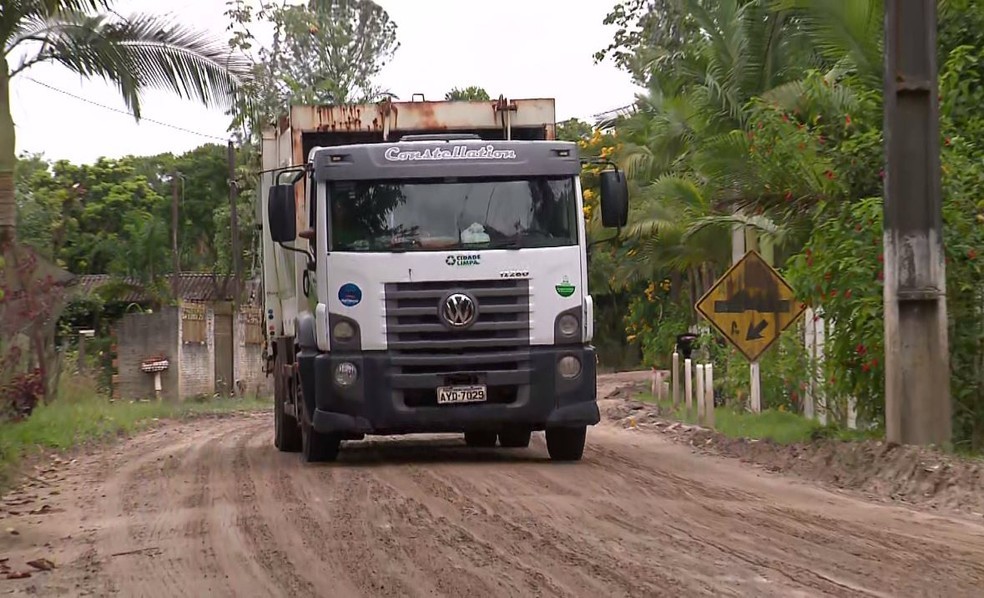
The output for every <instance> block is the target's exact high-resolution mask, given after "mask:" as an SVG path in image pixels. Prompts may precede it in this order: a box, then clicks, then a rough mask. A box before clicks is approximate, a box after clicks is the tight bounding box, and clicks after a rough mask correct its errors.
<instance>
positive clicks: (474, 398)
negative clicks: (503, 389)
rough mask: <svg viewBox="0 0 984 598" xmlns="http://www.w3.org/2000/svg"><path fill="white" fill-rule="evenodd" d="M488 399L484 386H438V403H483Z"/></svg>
mask: <svg viewBox="0 0 984 598" xmlns="http://www.w3.org/2000/svg"><path fill="white" fill-rule="evenodd" d="M487 399H488V393H487V391H486V389H485V387H484V386H439V387H437V403H438V405H448V404H453V403H481V402H482V401H485V400H487Z"/></svg>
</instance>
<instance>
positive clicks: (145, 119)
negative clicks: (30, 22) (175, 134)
mask: <svg viewBox="0 0 984 598" xmlns="http://www.w3.org/2000/svg"><path fill="white" fill-rule="evenodd" d="M23 78H24V79H27V80H28V81H30V82H31V83H34V84H36V85H40V86H41V87H45V88H47V89H50V90H51V91H55V92H58V93H60V94H63V95H66V96H68V97H70V98H74V99H76V100H79V101H81V102H85V103H86V104H91V105H93V106H96V107H98V108H102V109H103V110H109V111H111V112H116V113H118V114H126V115H128V116H132V117H135V116H136V115H134V114H133V112H131V111H129V110H124V109H122V108H114V107H113V106H107V105H105V104H100V103H99V102H94V101H92V100H90V99H89V98H84V97H82V96H80V95H77V94H74V93H72V92H70V91H65V90H64V89H59V88H57V87H55V86H53V85H49V84H47V83H43V82H41V81H38V80H37V79H34V78H32V77H28V76H26V75H24V76H23ZM140 122H148V123H152V124H155V125H159V126H162V127H167V128H170V129H174V130H176V131H181V132H182V133H189V134H191V135H198V136H199V137H205V138H207V139H215V140H217V141H222V142H227V141H229V138H228V137H219V136H218V135H212V134H209V133H202V132H201V131H195V130H193V129H186V128H185V127H181V126H178V125H174V124H171V123H168V122H164V121H161V120H156V119H153V118H148V117H146V116H141V117H140Z"/></svg>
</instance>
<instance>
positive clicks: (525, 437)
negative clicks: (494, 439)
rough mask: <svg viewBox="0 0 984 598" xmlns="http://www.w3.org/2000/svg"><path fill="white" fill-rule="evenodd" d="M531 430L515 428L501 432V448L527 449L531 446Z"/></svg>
mask: <svg viewBox="0 0 984 598" xmlns="http://www.w3.org/2000/svg"><path fill="white" fill-rule="evenodd" d="M530 436H532V433H531V432H530V431H529V430H524V429H522V428H513V429H509V430H503V431H502V432H499V446H501V447H502V448H526V447H528V446H529V445H530Z"/></svg>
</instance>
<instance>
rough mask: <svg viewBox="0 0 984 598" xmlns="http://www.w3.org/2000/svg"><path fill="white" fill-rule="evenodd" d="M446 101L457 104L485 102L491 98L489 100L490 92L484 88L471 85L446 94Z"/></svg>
mask: <svg viewBox="0 0 984 598" xmlns="http://www.w3.org/2000/svg"><path fill="white" fill-rule="evenodd" d="M444 99H445V100H448V101H456V102H480V101H481V102H484V101H488V100H489V99H491V98H489V92H487V91H485V88H484V87H477V86H475V85H469V86H468V87H465V88H463V89H459V88H457V87H455V88H454V89H452V90H451V91H449V92H447V93H446V94H444Z"/></svg>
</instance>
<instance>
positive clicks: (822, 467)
mask: <svg viewBox="0 0 984 598" xmlns="http://www.w3.org/2000/svg"><path fill="white" fill-rule="evenodd" d="M626 394H627V393H626ZM602 404H603V409H602V413H603V417H604V418H605V419H606V420H608V421H610V422H612V423H614V424H616V425H619V426H621V427H624V428H635V429H636V430H641V431H656V432H659V433H661V434H663V435H665V436H667V437H669V438H672V439H673V440H676V441H678V442H682V443H686V444H689V445H690V446H691V447H693V449H694V450H695V451H698V452H701V453H705V454H712V455H717V456H723V457H731V458H736V459H739V460H741V461H743V462H745V463H751V464H754V465H756V466H759V467H761V468H762V469H764V470H766V471H770V472H776V473H784V474H793V475H797V476H800V477H803V478H806V479H810V480H814V481H818V482H823V483H825V484H828V485H830V486H833V487H835V488H841V489H845V490H853V491H858V492H861V493H864V494H865V495H867V497H868V498H871V499H875V500H881V501H884V502H888V501H897V502H901V503H909V504H916V505H919V506H922V507H926V508H931V509H942V510H950V511H960V512H964V513H969V514H973V515H976V516H981V517H984V460H980V459H971V458H959V457H955V456H953V455H948V454H945V453H942V452H941V451H938V450H934V449H928V448H924V447H913V446H900V445H896V444H890V443H887V442H880V441H866V442H845V441H839V440H830V439H822V440H817V441H816V442H813V443H810V444H790V445H783V444H778V443H775V442H772V441H770V440H750V439H735V438H727V437H725V436H723V435H721V434H718V433H717V432H714V431H712V430H708V429H706V428H702V427H699V426H689V425H686V424H681V423H679V422H671V421H667V420H666V419H664V418H663V417H661V415H660V413H659V408H658V407H656V406H654V405H649V404H646V403H641V402H639V401H636V400H632V399H628V398H626V399H622V398H610V399H609V400H605V401H603V402H602Z"/></svg>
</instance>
